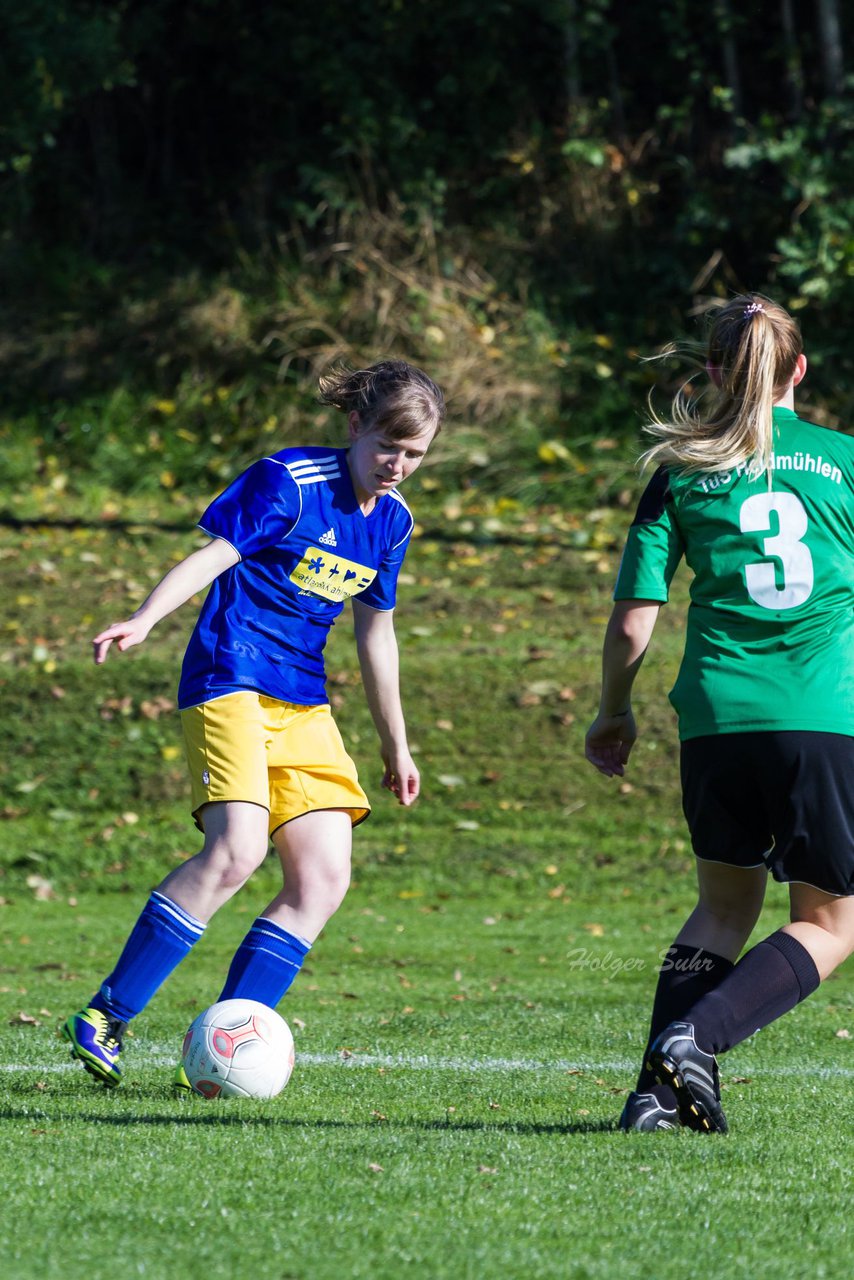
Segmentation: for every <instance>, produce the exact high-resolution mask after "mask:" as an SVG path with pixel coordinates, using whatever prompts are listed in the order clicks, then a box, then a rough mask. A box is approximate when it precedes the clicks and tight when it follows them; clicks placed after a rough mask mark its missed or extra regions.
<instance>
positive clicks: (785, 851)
mask: <svg viewBox="0 0 854 1280" xmlns="http://www.w3.org/2000/svg"><path fill="white" fill-rule="evenodd" d="M706 367H707V370H708V373H709V377H710V391H711V400H710V402H709V403H708V405H706V404H705V403H704V402H702V401H701V403H700V404H699V405H698V404H697V403H696V402H694V401H690V400H688V401H686V400H685V399H683V398H682V397H681V396H679V397H677V399H676V401H675V402H674V406H673V413H672V416H671V419H670V421H668V422H662V421H660V420H655V421H653V422H652V423H651V424H650V427H649V430H650V431H651V432H652V434H653V435H655V436H656V437H657V443H656V444H655V445H654V446H653V447H652V448H651V449H650V450H649V451H648V453H647V454H646V455H645V458H646V460H647V461H653V462H657V463H658V464H660V465H659V469H658V470H657V471H656V472H655V474H654V475H653V477H652V479H651V480H650V482H649V485H648V486H647V489H646V492H645V493H644V495H643V497H642V498H641V501H640V505H639V507H638V511H637V515H636V516H635V520H634V523H633V525H632V527H631V529H630V531H629V535H628V541H627V545H626V550H625V554H624V556H623V560H622V564H621V567H620V571H619V575H618V578H617V586H616V590H615V592H614V599H615V605H614V610H613V613H612V616H611V619H610V622H609V624H608V627H607V630H606V635H605V645H604V654H603V682H602V698H601V703H600V709H599V714H598V716H597V718H596V720H595V721H594V723H593V725H592V726H591V728H590V730H589V731H588V734H587V743H586V752H587V758H588V759H589V760H590V761H591V762H592V763H593V764H594V765H595V766H596V768H597V769H599V770H600V772H601V773H603V774H605V776H606V777H612V776H614V775H617V776H621V775H622V774H623V771H624V769H625V766H626V762H627V761H628V759H629V753H630V751H631V749H632V746H633V745H634V741H635V736H636V729H635V722H634V717H633V715H632V709H631V690H632V685H633V682H634V679H635V677H636V675H637V673H638V670H639V668H640V665H641V663H642V661H643V658H644V654H645V653H646V650H647V646H648V645H649V642H650V638H651V636H652V632H653V628H654V626H655V622H656V618H657V615H658V611H659V608H660V607H661V605H662V604H664V603H666V601H667V597H668V587H669V584H670V580H671V578H672V576H673V573H674V571H675V569H676V566H677V564H678V562H679V561H680V560H681V559H682V557H683V556H684V558H685V560H686V561H687V563H688V564H689V565H690V567H691V569H692V570H693V573H694V578H693V582H692V584H691V603H690V607H689V610H688V619H687V635H686V644H685V654H684V658H683V661H682V665H681V668H680V671H679V676H678V679H677V681H676V684H675V686H674V688H673V691H672V693H671V695H670V697H671V701H672V703H673V705H674V708H675V710H676V712H677V715H678V718H679V735H680V739H681V773H682V793H683V807H684V811H685V816H686V819H687V822H688V827H689V829H690V832H691V839H692V843H693V848H694V852H695V854H696V856H697V874H698V880H699V898H698V902H697V906H696V907H695V909H694V910H693V911H692V913H691V915H690V916H689V917H688V919H687V921H686V922H685V924H684V925H683V927H682V929H681V930H680V932H679V933H678V934H677V936H676V939H675V941H674V943H673V945H672V947H671V948H670V949H669V951H668V952H667V954H666V957H665V959H664V962H663V964H662V966H661V969H660V971H659V980H658V986H657V989H656V994H655V1001H654V1005H653V1012H652V1025H651V1028H650V1033H649V1042H648V1045H647V1049H646V1053H645V1055H644V1066H643V1069H642V1071H641V1074H640V1078H639V1080H638V1082H637V1085H636V1086H635V1089H634V1091H633V1092H632V1093H631V1094H630V1095H629V1099H628V1101H627V1104H626V1107H625V1109H624V1111H623V1115H622V1117H621V1121H620V1124H621V1127H622V1128H624V1129H642V1130H653V1129H665V1128H675V1127H676V1126H678V1125H679V1124H682V1125H687V1126H688V1127H689V1128H692V1129H696V1130H699V1131H705V1132H709V1131H721V1132H723V1131H725V1130H726V1127H727V1126H726V1120H725V1117H724V1113H723V1111H722V1109H721V1102H720V1087H719V1079H718V1067H717V1055H718V1054H720V1053H724V1052H726V1051H727V1050H728V1049H731V1048H732V1047H733V1046H734V1045H736V1044H738V1043H739V1042H740V1041H742V1040H744V1039H745V1038H746V1037H747V1036H750V1035H752V1034H753V1033H754V1032H755V1031H757V1030H759V1029H760V1028H762V1027H764V1026H767V1025H768V1023H770V1022H772V1021H773V1020H774V1019H776V1018H779V1017H780V1016H781V1015H782V1014H784V1013H786V1012H787V1011H788V1010H790V1009H792V1008H793V1007H794V1006H795V1005H796V1004H797V1003H798V1002H799V1001H801V1000H803V999H804V998H805V997H806V996H808V995H809V994H810V993H811V992H812V991H814V990H815V989H816V988H817V987H818V985H819V983H820V982H821V981H822V979H824V978H826V977H827V976H828V974H830V973H832V972H833V970H834V969H835V968H836V967H837V966H838V965H839V964H841V963H842V961H843V960H845V959H846V957H847V956H848V955H850V953H851V951H852V950H854V786H852V777H854V439H852V438H851V437H850V436H846V435H843V434H841V433H838V432H834V431H829V430H826V429H822V428H820V427H817V426H814V425H812V424H811V423H809V422H805V421H803V420H802V419H801V418H799V417H798V416H797V415H796V413H795V411H794V388H795V387H796V386H797V385H798V384H799V383H800V381H801V379H802V378H803V376H804V374H805V372H806V359H805V357H804V355H803V352H802V348H801V339H800V333H799V331H798V326H797V325H796V323H795V322H794V320H793V319H792V318H791V316H789V315H788V314H787V312H786V311H784V310H783V308H782V307H780V306H777V305H776V304H775V303H773V302H771V301H770V300H769V299H767V298H763V297H761V296H759V295H757V294H747V295H743V296H740V297H737V298H734V299H733V300H732V301H730V302H729V303H727V304H726V305H724V306H722V307H721V309H720V310H719V311H718V312H717V313H716V315H715V316H714V319H713V321H712V325H711V329H710V335H709V345H708V359H707V366H706ZM769 870H770V871H771V873H772V874H773V876H774V878H775V879H776V880H779V881H782V882H784V883H787V884H788V886H789V898H790V923H788V924H784V925H783V926H782V928H780V929H779V930H777V931H776V932H775V933H772V934H771V935H770V937H768V938H765V939H764V941H762V942H760V943H759V944H758V945H757V946H755V947H753V948H752V949H751V950H750V951H748V952H747V953H746V954H745V955H744V956H743V958H742V959H741V960H739V959H738V957H739V955H740V953H741V950H742V947H743V946H744V944H745V942H746V941H747V939H748V937H749V935H750V933H751V931H752V929H753V927H754V925H755V924H756V922H757V919H758V917H759V912H760V909H761V907H762V901H763V895H764V892H765V883H766V879H767V874H768V871H769ZM736 961H738V963H736Z"/></svg>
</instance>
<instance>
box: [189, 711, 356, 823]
mask: <svg viewBox="0 0 854 1280" xmlns="http://www.w3.org/2000/svg"><path fill="white" fill-rule="evenodd" d="M181 726H182V728H183V730H184V745H185V747H186V751H187V763H188V765H189V767H190V779H191V785H192V803H193V817H194V818H195V820H196V826H197V827H198V828H199V830H200V831H203V830H204V826H203V823H202V819H201V816H200V810H201V809H202V807H203V806H204V805H206V804H212V803H213V802H215V801H221V800H244V801H246V802H248V803H249V804H258V805H261V806H262V808H264V809H267V810H268V811H269V814H270V828H269V829H270V831H271V832H273V831H275V829H276V828H277V827H280V826H281V825H282V824H283V823H285V822H290V820H291V819H292V818H298V817H300V815H301V814H303V813H311V812H313V811H314V810H316V809H345V810H347V811H348V812H349V814H350V817H351V819H352V822H353V826H356V824H357V823H359V822H362V821H364V819H365V818H367V816H368V814H369V813H370V811H371V806H370V802H369V801H368V797H367V796H366V795H365V793H364V791H363V790H362V788H361V787H360V786H359V779H358V776H357V773H356V766H355V764H354V763H353V761H352V760H351V759H350V757H349V756H348V754H347V752H346V750H345V749H344V743H343V741H342V739H341V734H340V733H339V732H338V726H337V725H336V723H335V721H334V720H333V719H332V712H331V711H330V709H329V706H328V705H323V706H319V707H298V706H294V705H293V704H292V703H290V702H280V701H279V700H278V699H277V698H268V697H266V696H265V695H264V694H263V693H253V692H251V691H249V690H246V691H243V692H240V693H229V694H226V695H225V696H224V697H222V698H214V699H213V700H212V701H211V702H202V703H200V704H199V706H197V707H188V708H187V710H186V711H182V712H181Z"/></svg>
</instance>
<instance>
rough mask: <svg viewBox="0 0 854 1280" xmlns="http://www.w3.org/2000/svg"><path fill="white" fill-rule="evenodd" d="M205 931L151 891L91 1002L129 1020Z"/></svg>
mask: <svg viewBox="0 0 854 1280" xmlns="http://www.w3.org/2000/svg"><path fill="white" fill-rule="evenodd" d="M204 931H205V926H204V925H203V924H202V922H201V921H200V920H196V919H195V917H194V916H191V915H190V914H189V912H187V911H185V910H184V909H183V907H179V906H178V904H177V903H176V902H172V901H171V899H170V898H167V897H165V896H164V895H163V894H162V893H157V892H155V893H152V895H151V897H150V898H149V900H148V902H147V903H146V904H145V907H144V908H143V910H142V913H141V915H140V917H139V919H138V920H137V922H136V924H135V925H134V927H133V929H132V930H131V934H130V937H129V938H128V940H127V942H126V943H125V946H124V950H123V951H122V953H121V955H120V956H119V960H118V963H117V965H116V967H115V969H114V970H113V972H112V973H111V974H110V976H109V977H108V978H107V979H106V980H105V981H104V982H103V983H102V984H101V989H100V991H99V992H98V994H97V995H96V996H95V997H94V998H93V999H92V1005H93V1006H94V1007H95V1008H96V1009H101V1010H102V1011H103V1012H104V1013H107V1014H109V1016H110V1017H111V1018H117V1019H118V1020H119V1021H120V1022H129V1021H130V1019H131V1018H135V1017H136V1015H137V1014H138V1013H139V1012H140V1010H142V1009H144V1008H145V1006H146V1005H147V1004H148V1002H149V1000H150V999H151V997H152V996H153V995H154V993H155V991H156V990H157V989H158V987H160V986H161V985H162V984H163V983H164V982H165V981H166V979H167V978H168V977H169V974H170V973H171V972H172V970H173V969H174V968H176V966H177V965H178V964H180V962H181V961H182V960H183V959H184V956H185V955H186V954H187V952H188V951H189V950H190V948H191V947H193V946H194V945H195V943H196V942H198V940H199V938H200V937H201V936H202V934H203V933H204Z"/></svg>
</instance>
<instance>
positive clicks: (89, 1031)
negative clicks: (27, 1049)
mask: <svg viewBox="0 0 854 1280" xmlns="http://www.w3.org/2000/svg"><path fill="white" fill-rule="evenodd" d="M126 1026H127V1023H126V1022H119V1021H118V1019H117V1018H111V1017H110V1016H109V1014H106V1013H104V1012H103V1010H101V1009H94V1008H92V1006H91V1005H90V1006H89V1008H87V1009H81V1010H80V1012H79V1013H75V1014H72V1016H71V1017H70V1018H69V1019H68V1020H67V1021H66V1022H65V1023H64V1025H63V1027H62V1035H63V1037H64V1038H65V1039H66V1040H68V1041H70V1042H71V1056H72V1058H76V1059H77V1060H78V1062H81V1063H82V1064H83V1066H84V1067H85V1068H86V1070H87V1071H88V1072H89V1074H90V1075H92V1076H94V1077H95V1079H96V1080H100V1082H101V1084H105V1085H107V1087H108V1088H110V1089H114V1088H115V1086H116V1085H117V1084H121V1079H122V1071H121V1067H120V1066H119V1056H120V1054H121V1051H122V1036H123V1034H124V1030H125V1027H126Z"/></svg>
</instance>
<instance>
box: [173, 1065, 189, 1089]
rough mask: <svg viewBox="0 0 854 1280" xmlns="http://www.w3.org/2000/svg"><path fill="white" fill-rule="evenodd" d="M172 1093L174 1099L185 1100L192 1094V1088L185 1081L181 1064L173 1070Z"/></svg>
mask: <svg viewBox="0 0 854 1280" xmlns="http://www.w3.org/2000/svg"><path fill="white" fill-rule="evenodd" d="M172 1092H173V1093H174V1095H175V1097H176V1098H187V1097H189V1096H190V1094H191V1093H192V1092H193V1086H192V1085H191V1084H190V1081H189V1080H188V1079H187V1073H186V1071H185V1070H184V1064H183V1062H179V1063H178V1065H177V1067H176V1068H175V1075H174V1077H173V1079H172Z"/></svg>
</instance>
